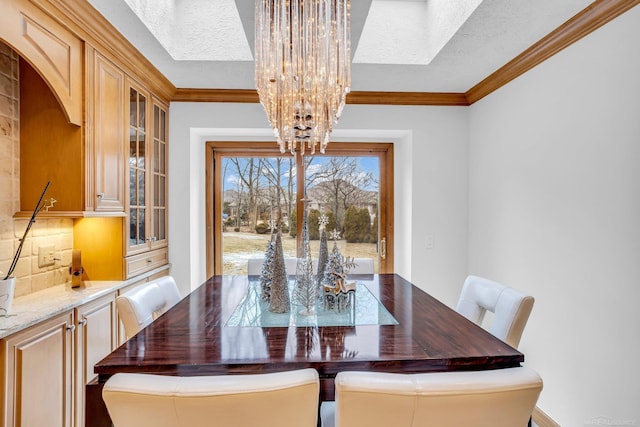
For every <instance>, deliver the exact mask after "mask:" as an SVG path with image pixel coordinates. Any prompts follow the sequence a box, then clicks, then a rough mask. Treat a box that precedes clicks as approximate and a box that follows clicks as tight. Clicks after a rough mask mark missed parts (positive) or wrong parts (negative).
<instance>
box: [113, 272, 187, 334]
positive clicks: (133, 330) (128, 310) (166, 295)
mask: <svg viewBox="0 0 640 427" xmlns="http://www.w3.org/2000/svg"><path fill="white" fill-rule="evenodd" d="M178 301H180V292H179V291H178V286H177V285H176V282H175V280H174V279H173V277H171V276H165V277H162V278H160V279H158V280H156V281H155V282H149V283H146V284H144V285H141V286H138V287H136V288H134V289H132V290H130V291H128V292H125V293H124V294H122V295H120V296H118V297H117V298H116V308H117V309H118V315H119V316H120V320H121V321H122V324H123V326H124V331H125V334H126V336H127V339H129V338H131V337H132V336H134V335H135V334H137V333H138V332H140V330H142V329H143V328H144V327H146V326H147V325H148V324H149V323H151V322H152V321H153V319H156V318H157V317H158V316H160V315H162V314H163V313H164V312H166V311H167V310H169V309H170V308H171V307H173V306H174V305H175V304H177V303H178Z"/></svg>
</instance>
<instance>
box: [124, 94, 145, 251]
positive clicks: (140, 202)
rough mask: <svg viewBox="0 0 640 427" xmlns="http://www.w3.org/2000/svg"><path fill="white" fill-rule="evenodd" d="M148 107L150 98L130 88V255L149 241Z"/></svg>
mask: <svg viewBox="0 0 640 427" xmlns="http://www.w3.org/2000/svg"><path fill="white" fill-rule="evenodd" d="M146 105H147V99H146V97H145V96H144V95H142V94H141V93H140V92H138V91H137V90H136V89H134V88H133V87H131V88H129V218H128V221H129V226H128V230H127V231H128V234H129V236H128V237H129V238H128V245H127V247H128V249H129V250H128V252H129V253H130V252H131V250H132V249H133V248H135V247H139V246H141V245H145V242H146V229H145V220H146V219H145V199H146V191H147V188H146V170H145V165H146V155H147V153H146V130H145V114H146V113H145V112H146Z"/></svg>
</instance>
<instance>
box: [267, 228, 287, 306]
mask: <svg viewBox="0 0 640 427" xmlns="http://www.w3.org/2000/svg"><path fill="white" fill-rule="evenodd" d="M273 258H274V262H273V277H272V278H271V299H270V301H269V311H271V312H272V313H288V312H289V311H290V305H291V302H290V301H291V300H290V299H289V283H288V278H287V270H286V268H285V264H284V253H283V251H282V235H281V233H280V230H278V234H276V247H275V253H274V256H273Z"/></svg>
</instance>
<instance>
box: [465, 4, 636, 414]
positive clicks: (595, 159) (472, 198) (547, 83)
mask: <svg viewBox="0 0 640 427" xmlns="http://www.w3.org/2000/svg"><path fill="white" fill-rule="evenodd" d="M638 40H640V7H636V8H634V9H632V10H631V11H629V12H627V13H626V14H624V15H622V16H621V17H619V18H617V19H616V20H615V21H613V22H611V23H609V24H608V25H606V26H604V27H603V28H601V29H599V30H597V31H596V32H594V33H592V34H591V35H589V36H587V37H586V38H584V39H582V40H581V41H579V42H578V43H576V44H574V45H573V46H571V47H569V48H568V49H566V50H564V51H563V52H560V53H559V54H558V55H556V56H554V57H553V58H551V59H549V60H547V61H546V62H545V63H543V64H541V65H540V66H538V67H536V68H535V69H533V70H531V71H529V72H528V73H526V74H525V75H524V76H521V77H520V78H518V79H517V80H515V81H513V82H512V83H510V84H508V85H507V86H505V87H503V88H502V89H500V90H499V91H497V92H495V93H494V94H492V95H490V96H489V97H487V98H485V99H484V100H482V101H480V102H478V103H476V104H474V105H473V106H472V107H471V109H470V110H471V112H470V151H469V165H470V167H469V272H470V273H472V274H479V275H484V276H487V277H490V278H493V279H495V280H498V281H503V282H504V283H507V284H509V285H512V286H514V287H517V288H520V289H522V290H523V291H526V292H530V293H531V294H533V295H534V296H535V297H536V303H535V306H534V309H533V313H532V315H531V318H530V320H529V323H528V324H527V328H526V329H525V332H524V336H523V339H522V343H521V346H520V349H521V350H522V351H523V352H524V353H525V354H526V364H527V365H529V366H531V367H533V368H534V369H536V370H538V371H539V372H540V373H541V375H542V377H543V379H544V381H545V386H544V387H545V388H544V391H543V393H542V396H541V399H540V401H539V402H538V406H539V407H540V408H541V409H542V410H543V411H545V412H546V413H547V414H549V415H550V416H551V417H552V418H553V419H554V420H555V421H557V422H558V423H559V424H560V425H562V426H566V427H572V426H583V425H640V365H639V363H638V360H639V359H638V354H639V353H640V315H639V313H640V310H638V301H639V299H640V291H639V289H640V280H639V278H640V48H639V45H638ZM625 423H626V424H625ZM631 423H633V424H631Z"/></svg>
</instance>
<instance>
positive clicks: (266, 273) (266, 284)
mask: <svg viewBox="0 0 640 427" xmlns="http://www.w3.org/2000/svg"><path fill="white" fill-rule="evenodd" d="M273 238H274V235H273V234H272V235H271V240H270V241H269V243H267V250H266V252H265V254H264V263H263V264H262V272H261V274H260V298H262V301H264V302H269V301H271V281H272V280H273V266H274V259H275V251H276V242H275V241H274V240H273Z"/></svg>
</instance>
